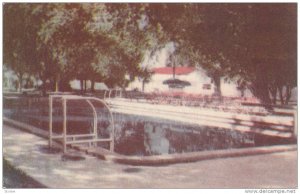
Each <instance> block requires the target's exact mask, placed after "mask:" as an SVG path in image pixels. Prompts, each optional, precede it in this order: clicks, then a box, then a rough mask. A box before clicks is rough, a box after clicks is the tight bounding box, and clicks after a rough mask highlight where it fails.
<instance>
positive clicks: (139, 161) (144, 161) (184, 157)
mask: <svg viewBox="0 0 300 194" xmlns="http://www.w3.org/2000/svg"><path fill="white" fill-rule="evenodd" d="M3 123H7V124H10V125H13V126H16V127H18V129H20V130H24V131H27V132H30V133H32V134H35V135H37V136H40V137H43V138H45V139H48V133H47V132H46V131H45V130H42V129H39V128H37V127H34V126H31V125H28V124H25V123H21V122H18V121H15V120H12V119H8V118H6V117H3ZM71 148H73V149H76V150H78V151H81V152H85V153H86V154H88V155H92V156H95V157H97V158H100V159H103V160H107V161H112V162H116V163H121V164H128V165H135V166H160V165H168V164H176V163H188V162H196V161H201V160H211V159H218V158H229V157H230V158H232V157H242V156H253V155H261V154H271V153H276V152H286V151H296V150H297V149H298V146H297V144H287V145H274V146H267V147H251V148H235V149H228V150H209V151H198V152H189V153H179V154H178V153H176V154H167V155H153V156H127V155H121V154H118V153H115V152H110V151H109V150H106V149H103V148H99V147H97V148H95V147H86V146H78V145H72V146H71Z"/></svg>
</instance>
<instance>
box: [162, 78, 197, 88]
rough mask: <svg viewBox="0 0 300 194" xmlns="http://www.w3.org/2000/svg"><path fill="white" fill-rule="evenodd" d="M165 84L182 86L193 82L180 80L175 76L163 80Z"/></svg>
mask: <svg viewBox="0 0 300 194" xmlns="http://www.w3.org/2000/svg"><path fill="white" fill-rule="evenodd" d="M163 84H167V85H171V86H181V87H185V86H190V85H191V83H190V82H188V81H183V80H180V79H173V78H172V79H167V80H165V81H163Z"/></svg>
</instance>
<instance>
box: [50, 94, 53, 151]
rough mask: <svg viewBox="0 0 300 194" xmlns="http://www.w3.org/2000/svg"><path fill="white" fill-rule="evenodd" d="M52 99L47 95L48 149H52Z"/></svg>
mask: <svg viewBox="0 0 300 194" xmlns="http://www.w3.org/2000/svg"><path fill="white" fill-rule="evenodd" d="M52 108H53V99H52V96H50V95H49V147H52V111H53V109H52Z"/></svg>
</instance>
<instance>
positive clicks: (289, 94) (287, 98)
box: [284, 85, 292, 104]
mask: <svg viewBox="0 0 300 194" xmlns="http://www.w3.org/2000/svg"><path fill="white" fill-rule="evenodd" d="M285 87H286V90H285V92H286V97H285V102H284V104H288V103H289V101H290V99H291V96H292V88H291V86H289V85H286V86H285Z"/></svg>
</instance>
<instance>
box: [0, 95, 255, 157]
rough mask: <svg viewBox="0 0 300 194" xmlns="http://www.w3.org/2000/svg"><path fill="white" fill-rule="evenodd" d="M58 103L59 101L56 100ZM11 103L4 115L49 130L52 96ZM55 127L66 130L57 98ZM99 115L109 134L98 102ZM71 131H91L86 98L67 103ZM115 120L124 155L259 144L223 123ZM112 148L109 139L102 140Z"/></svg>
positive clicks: (141, 118)
mask: <svg viewBox="0 0 300 194" xmlns="http://www.w3.org/2000/svg"><path fill="white" fill-rule="evenodd" d="M55 103H56V104H55ZM8 105H10V104H9V103H8V104H6V105H5V106H4V115H5V116H6V117H9V118H12V119H15V120H17V121H21V122H25V123H27V124H30V125H33V126H36V127H39V128H41V129H45V130H48V126H49V112H48V99H44V100H42V101H39V103H38V104H37V105H35V106H32V105H31V106H28V103H26V102H23V101H22V103H16V102H14V104H13V105H10V106H8ZM54 105H55V106H54V108H53V131H54V132H55V133H62V122H63V121H62V106H61V103H60V102H54ZM94 105H95V106H96V112H97V115H98V129H97V133H98V136H101V137H103V138H107V137H109V134H110V131H111V129H112V125H111V123H110V121H109V112H108V111H107V109H105V108H104V107H103V105H99V104H94ZM67 113H68V116H67V117H68V121H67V126H68V134H82V133H90V132H91V131H92V130H93V114H92V111H91V108H90V107H89V106H87V104H86V102H82V101H70V102H68V107H67ZM113 115H114V121H115V137H114V138H115V152H117V153H119V154H124V155H137V156H149V155H161V154H172V153H186V152H195V151H203V150H218V149H231V148H241V147H253V146H255V144H256V142H255V135H254V134H252V133H242V132H239V131H236V130H230V129H224V128H219V127H208V126H199V125H191V124H187V123H181V122H177V121H174V120H166V119H159V118H154V117H145V116H139V115H129V114H120V113H113ZM98 144H99V146H102V147H105V148H108V143H98Z"/></svg>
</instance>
